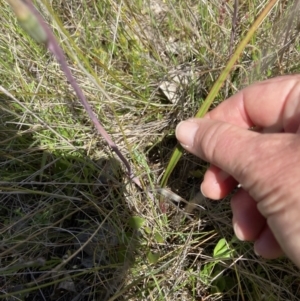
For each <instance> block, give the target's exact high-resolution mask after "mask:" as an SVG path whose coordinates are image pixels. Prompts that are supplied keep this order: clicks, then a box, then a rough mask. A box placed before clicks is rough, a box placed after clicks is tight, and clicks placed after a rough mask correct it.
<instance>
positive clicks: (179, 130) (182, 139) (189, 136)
mask: <svg viewBox="0 0 300 301" xmlns="http://www.w3.org/2000/svg"><path fill="white" fill-rule="evenodd" d="M198 128H199V125H198V124H197V123H195V122H192V121H181V122H180V123H179V124H178V125H177V127H176V138H177V140H178V141H179V143H180V144H181V145H182V146H183V147H185V148H191V147H193V145H194V137H195V134H196V132H197V130H198Z"/></svg>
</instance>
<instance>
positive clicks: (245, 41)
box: [161, 0, 278, 187]
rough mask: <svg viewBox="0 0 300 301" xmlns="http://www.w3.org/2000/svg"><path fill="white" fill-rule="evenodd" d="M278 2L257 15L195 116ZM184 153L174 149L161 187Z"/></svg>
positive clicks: (206, 105) (203, 110)
mask: <svg viewBox="0 0 300 301" xmlns="http://www.w3.org/2000/svg"><path fill="white" fill-rule="evenodd" d="M277 2H278V0H271V1H269V3H268V4H267V5H266V7H265V8H264V9H263V11H262V12H261V14H260V15H259V16H258V17H257V19H256V20H255V22H254V23H253V25H252V26H251V27H250V29H249V30H248V32H247V34H246V36H245V37H244V38H243V39H242V41H241V42H240V43H239V45H238V47H237V48H236V50H235V52H234V53H233V54H232V56H231V58H230V60H229V61H228V63H227V65H226V66H225V68H224V70H223V71H222V73H221V74H220V76H219V78H218V79H217V80H216V82H215V83H214V85H213V86H212V88H211V90H210V92H209V94H208V95H207V98H206V99H205V101H204V103H203V104H202V106H201V107H200V109H199V111H198V112H197V114H196V116H195V117H198V118H201V117H203V116H204V115H205V114H206V113H207V111H208V110H209V108H210V106H211V104H212V102H213V101H214V99H215V97H216V96H217V95H218V93H219V91H220V89H221V87H222V85H224V83H225V81H226V79H227V77H228V75H229V73H230V72H231V70H232V68H233V66H234V64H235V63H236V62H237V60H238V59H239V57H240V56H241V54H242V52H243V50H244V49H245V47H246V46H247V44H248V43H249V41H250V40H251V38H252V37H253V36H254V34H255V32H256V30H257V29H258V28H259V26H260V25H261V23H262V22H263V20H264V18H265V17H266V16H267V15H268V14H269V13H270V12H271V10H272V8H273V7H274V5H275V4H276V3H277ZM182 154H183V148H182V147H181V146H180V145H177V146H176V148H175V149H174V152H173V154H172V156H171V159H170V161H169V163H168V166H167V168H166V171H165V173H164V176H163V178H162V180H161V187H165V186H166V185H167V182H168V179H169V177H170V175H171V173H172V171H173V170H174V168H175V166H176V165H177V163H178V161H179V160H180V158H181V156H182Z"/></svg>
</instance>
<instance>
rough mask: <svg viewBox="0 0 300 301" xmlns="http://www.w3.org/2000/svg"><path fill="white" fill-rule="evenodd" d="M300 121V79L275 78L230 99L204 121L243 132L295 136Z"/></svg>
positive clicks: (254, 85) (252, 86)
mask: <svg viewBox="0 0 300 301" xmlns="http://www.w3.org/2000/svg"><path fill="white" fill-rule="evenodd" d="M299 117H300V76H299V75H289V76H281V77H276V78H273V79H270V80H266V81H263V82H259V83H255V84H253V85H251V86H249V87H247V88H245V89H243V90H241V91H240V92H238V93H237V94H235V95H233V96H231V97H230V98H228V99H227V100H225V101H224V102H222V103H221V104H220V105H218V106H217V107H216V108H215V109H213V110H212V111H210V112H209V113H207V114H206V115H205V117H204V118H210V119H217V120H220V121H224V122H228V123H231V124H234V125H237V126H240V127H243V128H249V127H253V126H258V127H260V128H264V129H267V130H268V131H271V132H280V131H282V130H284V131H288V132H296V131H297V129H298V127H299V122H300V121H299V120H300V119H299Z"/></svg>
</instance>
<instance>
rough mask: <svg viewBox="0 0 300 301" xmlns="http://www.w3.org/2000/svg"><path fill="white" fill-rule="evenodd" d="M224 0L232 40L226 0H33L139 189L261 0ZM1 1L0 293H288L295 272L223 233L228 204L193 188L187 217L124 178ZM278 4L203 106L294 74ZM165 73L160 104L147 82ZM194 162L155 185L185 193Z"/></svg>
mask: <svg viewBox="0 0 300 301" xmlns="http://www.w3.org/2000/svg"><path fill="white" fill-rule="evenodd" d="M239 2H240V5H239V12H238V17H237V22H236V24H235V25H234V32H235V34H234V37H233V39H232V16H233V4H232V3H231V2H230V1H218V0H212V1H206V0H200V1H193V0H188V1H171V0H167V1H160V0H148V1H147V0H135V1H129V0H124V1H117V0H102V1H89V0H84V1H79V0H74V1H60V0H54V1H51V5H50V1H46V0H41V1H37V6H38V8H39V9H40V11H42V13H43V14H44V16H45V17H46V19H47V20H48V21H49V22H50V24H51V25H52V27H53V30H54V32H55V34H56V36H57V38H58V40H59V41H60V43H61V45H62V47H63V49H64V51H65V52H66V53H67V55H68V60H69V64H70V66H71V68H72V72H73V74H74V75H75V77H76V79H77V80H78V82H79V84H80V85H81V87H82V88H83V89H84V92H85V94H86V96H87V98H88V100H89V102H90V103H91V104H92V106H93V109H94V111H95V112H96V113H97V115H98V116H99V118H100V120H101V121H102V122H103V124H104V126H105V128H106V129H107V131H108V132H109V133H110V134H111V135H112V137H113V139H114V141H115V142H116V143H117V144H118V146H119V147H120V148H121V149H122V152H123V153H124V154H125V155H126V156H127V157H128V159H129V160H130V161H131V163H132V165H133V166H134V168H135V171H136V173H137V174H138V175H139V176H140V177H141V179H142V180H143V182H144V185H145V186H148V185H149V187H150V186H152V185H155V184H156V183H158V180H159V178H160V177H161V175H162V173H163V170H164V167H165V166H166V164H167V162H168V159H169V158H170V154H171V152H172V148H173V147H174V146H175V144H176V140H175V138H174V128H175V125H176V124H177V123H178V122H179V120H182V119H184V118H187V117H190V116H193V114H195V112H196V111H197V109H198V108H199V106H200V105H201V102H202V101H203V99H204V98H205V97H206V95H207V94H208V91H209V89H210V87H211V86H212V83H213V82H214V81H215V80H216V78H217V76H218V75H219V73H220V71H221V70H222V68H223V67H224V66H225V64H226V61H227V60H228V58H229V56H230V49H231V48H234V47H235V45H236V44H237V43H238V41H239V39H240V37H241V36H243V35H244V33H245V32H247V29H248V28H249V26H250V24H251V23H252V21H253V20H254V19H255V17H256V16H257V14H258V13H259V12H260V10H261V8H262V7H263V6H264V5H265V4H266V3H267V1H266V0H256V1H239ZM0 5H1V14H0V27H1V30H0V47H1V52H0V68H1V73H0V83H1V86H2V87H3V88H4V89H5V90H6V91H8V92H10V93H11V94H12V95H13V96H14V97H15V99H12V98H11V97H8V96H7V95H5V94H4V93H1V94H0V97H1V104H0V120H1V122H0V166H1V178H0V223H1V230H0V237H1V243H0V258H1V259H0V262H1V265H0V292H1V293H0V299H1V298H2V299H5V300H72V301H75V300H76V301H79V300H168V301H173V300H298V296H299V281H298V279H299V271H298V270H297V269H296V268H295V267H294V265H293V264H292V263H291V262H289V261H288V260H286V259H282V260H278V261H264V260H262V259H260V258H257V257H256V256H255V255H254V254H253V251H252V246H251V244H248V243H240V242H237V241H236V239H235V238H234V237H233V231H232V226H231V213H230V208H229V204H228V202H226V201H223V202H218V203H216V202H214V203H212V202H209V201H207V203H205V204H204V206H205V207H206V210H205V211H203V210H202V211H199V212H197V213H195V215H194V218H193V219H192V220H189V219H184V218H183V217H182V216H181V215H180V213H179V211H178V210H177V209H176V208H174V207H173V206H170V203H169V202H168V201H167V200H166V201H163V202H159V201H155V202H154V203H153V202H151V201H149V200H148V199H147V198H146V196H145V195H144V194H142V193H141V192H139V191H136V189H135V188H134V187H132V185H131V184H130V183H129V182H128V179H127V178H126V176H125V175H124V173H123V170H122V167H121V166H120V163H119V162H118V161H117V160H116V159H115V158H114V156H113V154H111V152H110V151H109V149H108V148H107V146H106V145H105V144H104V143H103V140H102V139H101V138H100V137H98V136H97V135H96V133H95V131H94V129H93V126H92V124H91V122H90V121H89V120H88V119H87V116H86V114H85V112H84V111H83V109H82V108H81V106H80V105H79V103H78V101H77V99H76V98H75V96H74V93H73V92H72V90H71V89H70V86H69V85H68V83H67V82H66V81H65V79H64V76H63V74H62V72H61V71H60V68H59V66H58V64H57V62H56V61H55V60H54V59H53V58H52V57H51V56H50V55H49V54H48V53H47V52H46V51H45V49H43V48H42V47H40V46H38V45H36V44H35V43H34V42H33V41H32V40H31V39H30V38H29V37H28V36H27V35H26V34H25V33H24V32H23V31H22V30H21V29H20V28H19V26H18V25H17V24H16V21H15V19H14V16H13V15H12V13H11V11H10V10H9V7H8V5H7V4H6V2H5V1H3V0H0ZM292 5H293V3H292V1H289V2H288V1H279V3H278V5H277V6H276V8H275V9H274V10H273V12H272V14H271V15H270V16H269V17H268V18H267V19H266V20H265V21H264V23H263V25H262V27H261V29H260V30H259V32H258V33H257V35H256V36H255V37H254V38H253V40H252V42H251V45H249V47H247V49H246V50H245V52H244V54H243V57H242V58H241V59H240V61H239V63H238V64H237V65H236V68H235V70H233V71H232V73H231V77H230V78H229V79H228V81H227V83H226V85H225V86H224V88H223V89H222V91H221V92H220V95H219V96H218V99H217V100H216V103H215V104H217V102H219V101H221V100H223V99H224V98H226V97H227V96H228V95H231V94H233V93H235V91H237V90H238V89H240V87H242V86H245V85H246V84H249V83H250V82H252V81H254V80H258V79H263V78H267V77H272V76H276V75H279V74H287V73H296V72H299V62H300V60H299V55H298V50H299V49H298V48H299V46H298V43H299V40H298V29H299V26H296V25H297V22H298V20H297V18H298V15H297V14H295V15H292V14H289V15H288V16H286V13H287V12H288V11H289V10H288V7H291V6H292ZM293 11H296V10H295V9H294V10H293ZM296 12H297V11H296ZM291 18H292V20H293V23H289V20H290V19H291ZM60 22H61V23H60ZM63 28H64V29H65V31H64V30H63ZM258 75H259V77H257V76H258ZM170 83H173V87H175V88H176V89H175V90H176V91H175V93H174V95H175V96H176V97H175V102H174V103H172V102H170V99H168V97H166V91H165V93H164V92H163V91H162V90H161V87H162V84H163V87H165V86H166V85H170ZM103 91H105V92H106V94H104V93H103ZM205 167H206V164H205V163H204V162H201V161H199V160H197V159H196V158H194V157H192V156H190V155H185V156H184V158H183V159H182V160H181V162H180V164H179V165H178V166H177V168H176V170H175V172H174V173H173V175H172V178H171V179H170V182H169V186H170V187H171V188H172V189H173V191H175V192H176V193H178V194H180V195H181V196H183V197H184V198H186V199H190V197H191V195H193V194H195V193H196V192H197V190H198V189H199V183H200V181H201V176H202V173H203V170H204V169H205ZM222 243H223V245H222Z"/></svg>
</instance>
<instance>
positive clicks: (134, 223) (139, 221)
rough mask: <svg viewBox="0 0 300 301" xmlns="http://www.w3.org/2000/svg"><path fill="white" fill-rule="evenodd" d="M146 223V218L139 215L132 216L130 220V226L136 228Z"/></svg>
mask: <svg viewBox="0 0 300 301" xmlns="http://www.w3.org/2000/svg"><path fill="white" fill-rule="evenodd" d="M144 223H145V219H144V218H142V217H139V216H132V217H131V218H130V219H129V221H128V224H129V226H130V227H131V228H132V229H135V230H137V229H140V228H141V227H142V226H143V224H144Z"/></svg>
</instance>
